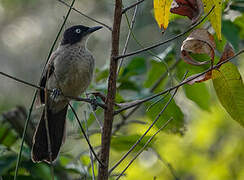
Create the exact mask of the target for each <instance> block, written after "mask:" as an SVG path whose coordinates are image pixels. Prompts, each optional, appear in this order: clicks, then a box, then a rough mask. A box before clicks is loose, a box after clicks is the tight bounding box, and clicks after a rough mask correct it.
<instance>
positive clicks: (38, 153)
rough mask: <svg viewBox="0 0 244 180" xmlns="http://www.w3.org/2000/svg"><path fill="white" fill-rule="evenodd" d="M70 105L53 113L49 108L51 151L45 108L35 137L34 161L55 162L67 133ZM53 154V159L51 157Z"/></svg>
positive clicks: (33, 146) (32, 156)
mask: <svg viewBox="0 0 244 180" xmlns="http://www.w3.org/2000/svg"><path fill="white" fill-rule="evenodd" d="M67 109H68V105H67V106H65V107H64V109H63V110H61V111H59V112H57V113H53V112H52V111H51V110H47V121H48V129H49V136H50V145H51V153H50V152H49V151H48V139H47V131H46V126H45V110H44V111H43V113H42V117H41V120H40V122H39V124H38V127H37V129H36V131H35V135H34V137H33V145H32V152H31V153H32V154H31V158H32V161H33V162H41V161H46V162H48V163H50V162H53V161H54V160H55V159H56V158H57V156H58V153H59V150H60V147H61V145H62V142H63V139H64V135H65V118H66V113H67ZM50 154H51V159H50Z"/></svg>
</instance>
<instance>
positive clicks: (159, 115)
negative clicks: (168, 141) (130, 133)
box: [109, 88, 178, 173]
mask: <svg viewBox="0 0 244 180" xmlns="http://www.w3.org/2000/svg"><path fill="white" fill-rule="evenodd" d="M177 90H178V88H176V90H175V91H174V93H173V95H172V96H171V97H170V99H169V101H168V102H167V104H166V105H165V106H164V108H163V109H162V111H161V112H160V113H159V114H158V116H157V117H156V119H155V120H154V121H153V122H152V124H151V125H150V126H149V128H148V129H147V130H146V131H145V132H144V134H143V135H142V136H141V137H140V138H139V139H138V140H137V141H136V143H135V144H134V145H133V146H132V147H131V148H130V149H129V151H128V152H127V153H126V154H125V155H123V157H122V158H121V159H120V160H119V161H118V162H117V163H116V164H115V165H114V166H113V167H112V168H111V169H110V170H109V173H111V172H112V171H113V170H114V169H115V168H116V167H117V166H118V165H119V164H120V163H121V162H122V161H123V160H124V159H125V158H126V157H127V156H128V155H129V154H130V153H131V152H132V151H133V149H134V148H135V147H136V146H137V144H139V143H140V142H141V140H142V139H143V138H144V137H145V136H146V135H147V133H148V132H149V131H150V130H151V129H152V127H153V126H154V124H155V123H156V122H157V121H158V119H159V118H160V117H161V115H162V114H163V112H164V111H165V109H166V108H167V107H168V105H169V103H170V102H171V101H172V100H173V98H174V96H175V95H176V93H177Z"/></svg>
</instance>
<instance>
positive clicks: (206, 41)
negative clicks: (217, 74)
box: [181, 29, 216, 66]
mask: <svg viewBox="0 0 244 180" xmlns="http://www.w3.org/2000/svg"><path fill="white" fill-rule="evenodd" d="M215 47H216V45H215V42H214V37H213V35H212V34H210V33H209V32H208V31H207V30H206V29H196V30H194V31H193V32H192V33H191V34H190V35H189V36H188V37H187V39H186V40H185V41H183V43H182V46H181V57H182V59H183V60H184V61H185V62H186V63H188V64H191V65H195V66H200V65H203V64H208V63H209V62H210V61H203V62H199V61H196V60H194V59H193V58H192V57H191V56H190V54H189V53H195V54H207V55H208V56H209V57H210V58H211V60H212V62H213V61H214V55H215V54H214V49H215Z"/></svg>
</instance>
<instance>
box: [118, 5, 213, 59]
mask: <svg viewBox="0 0 244 180" xmlns="http://www.w3.org/2000/svg"><path fill="white" fill-rule="evenodd" d="M214 8H215V6H213V7H212V8H211V10H210V11H209V12H208V13H207V14H206V15H205V16H204V17H203V18H202V19H201V20H200V21H199V22H197V23H196V24H194V25H192V26H191V27H190V28H188V29H187V30H186V31H185V32H182V33H180V34H178V35H176V36H175V37H172V38H169V39H168V40H166V41H163V42H160V43H157V44H155V45H152V46H149V47H147V48H143V49H140V50H137V51H134V52H131V53H128V54H125V55H120V56H117V57H116V58H115V59H116V60H118V59H121V58H125V57H128V56H133V55H135V54H139V53H142V52H144V51H147V50H150V49H153V48H156V47H158V46H161V45H163V44H167V43H169V42H171V41H173V40H176V39H178V38H179V37H181V36H183V35H185V34H186V33H188V32H190V31H191V30H193V29H194V28H195V27H196V26H198V25H199V24H201V23H202V22H203V21H204V20H205V19H206V18H207V17H208V16H209V14H210V13H211V12H212V11H213V9H214Z"/></svg>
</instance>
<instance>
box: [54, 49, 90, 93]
mask: <svg viewBox="0 0 244 180" xmlns="http://www.w3.org/2000/svg"><path fill="white" fill-rule="evenodd" d="M54 69H55V70H54V72H55V76H56V80H57V81H58V82H57V85H58V86H59V89H61V91H62V92H63V93H64V94H65V95H69V96H78V95H80V94H81V93H83V92H84V91H85V90H86V89H87V87H88V86H89V84H90V82H91V80H92V75H93V70H94V58H93V56H92V54H91V53H90V52H89V51H88V50H87V49H86V48H84V47H79V46H72V47H65V48H64V49H63V50H62V51H61V53H60V55H59V56H58V57H57V58H56V59H55V60H54ZM57 88H58V87H57Z"/></svg>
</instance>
